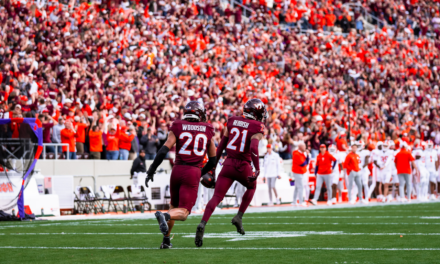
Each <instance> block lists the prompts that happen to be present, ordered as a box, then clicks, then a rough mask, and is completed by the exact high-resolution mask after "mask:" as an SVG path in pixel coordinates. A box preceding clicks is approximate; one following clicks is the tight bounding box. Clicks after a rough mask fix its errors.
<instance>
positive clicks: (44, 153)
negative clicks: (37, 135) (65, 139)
mask: <svg viewBox="0 0 440 264" xmlns="http://www.w3.org/2000/svg"><path fill="white" fill-rule="evenodd" d="M46 146H54V147H55V159H58V147H63V146H67V153H69V144H67V143H43V159H46ZM61 153H63V151H61ZM66 159H67V160H68V159H69V154H67V155H66Z"/></svg>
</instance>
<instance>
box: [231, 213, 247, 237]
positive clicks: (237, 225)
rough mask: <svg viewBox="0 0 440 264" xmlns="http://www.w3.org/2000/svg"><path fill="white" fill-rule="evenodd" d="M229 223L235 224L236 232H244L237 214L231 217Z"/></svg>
mask: <svg viewBox="0 0 440 264" xmlns="http://www.w3.org/2000/svg"><path fill="white" fill-rule="evenodd" d="M231 223H232V224H233V225H235V227H236V228H237V232H238V233H240V234H242V235H244V234H245V232H244V229H243V223H242V221H241V218H240V217H239V216H238V215H236V216H234V218H232V221H231Z"/></svg>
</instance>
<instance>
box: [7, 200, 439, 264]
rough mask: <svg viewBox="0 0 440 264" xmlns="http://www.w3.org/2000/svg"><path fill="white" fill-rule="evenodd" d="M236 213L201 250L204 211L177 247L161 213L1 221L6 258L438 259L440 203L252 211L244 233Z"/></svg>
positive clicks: (180, 230)
mask: <svg viewBox="0 0 440 264" xmlns="http://www.w3.org/2000/svg"><path fill="white" fill-rule="evenodd" d="M231 218H232V215H213V217H212V218H211V220H210V221H209V223H208V225H207V227H206V232H205V239H204V245H203V247H202V248H201V249H198V248H196V247H195V246H194V234H195V230H196V226H197V224H198V223H199V222H200V219H201V216H191V217H190V218H189V219H188V220H187V221H186V222H176V225H175V226H174V229H173V233H175V235H174V239H173V240H172V243H173V245H174V248H173V249H171V250H159V249H158V248H159V245H160V243H161V241H162V235H161V234H160V232H159V228H158V225H157V222H156V220H155V219H145V220H139V219H136V220H84V221H33V222H19V223H18V222H2V223H0V234H1V235H0V239H1V240H0V241H1V242H0V254H1V256H2V261H1V263H25V262H32V263H97V262H100V263H102V262H106V263H108V262H110V263H117V262H119V263H121V262H125V263H141V262H142V263H440V251H439V250H440V233H439V230H440V203H426V204H410V205H389V206H378V207H360V208H340V209H323V210H304V211H290V212H276V213H252V214H246V215H245V217H244V219H243V224H244V228H245V230H246V232H247V234H246V235H245V236H240V235H239V234H238V233H236V232H235V228H234V227H233V226H232V225H231V224H230V220H231ZM63 233H64V234H63ZM298 235H301V236H298ZM239 239H245V240H239ZM231 240H232V241H231ZM32 247H34V248H32ZM385 249H387V250H385ZM391 249H392V250H391ZM402 249H406V250H402ZM420 249H436V250H420Z"/></svg>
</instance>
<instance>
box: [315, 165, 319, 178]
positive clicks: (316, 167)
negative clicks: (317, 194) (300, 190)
mask: <svg viewBox="0 0 440 264" xmlns="http://www.w3.org/2000/svg"><path fill="white" fill-rule="evenodd" d="M318 167H319V166H318V165H316V166H315V176H316V174H318Z"/></svg>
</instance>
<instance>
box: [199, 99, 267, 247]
mask: <svg viewBox="0 0 440 264" xmlns="http://www.w3.org/2000/svg"><path fill="white" fill-rule="evenodd" d="M266 116H267V111H266V106H265V105H264V103H263V102H262V101H261V100H260V99H251V100H249V101H247V102H246V104H245V105H244V108H243V116H234V117H231V118H229V120H228V125H227V127H226V128H225V129H224V132H223V137H222V139H221V141H220V143H219V145H218V148H217V153H216V155H217V159H216V160H219V158H220V156H221V155H222V153H223V150H225V149H226V153H227V155H228V157H227V158H226V160H225V162H224V163H223V168H222V170H221V172H220V174H219V175H218V179H217V182H216V184H215V191H214V196H213V197H212V199H211V200H210V201H209V203H208V205H207V206H206V209H205V213H204V215H203V218H202V221H201V222H200V224H199V225H198V226H197V232H196V238H195V243H196V246H197V247H201V246H202V245H203V234H204V232H205V225H206V223H207V222H208V220H209V218H210V217H211V214H212V213H213V212H214V209H215V207H216V206H217V205H218V204H219V203H220V202H221V201H222V200H223V198H224V197H225V194H226V192H227V191H228V190H229V187H231V185H232V183H234V181H238V182H239V183H241V184H242V185H243V186H245V187H246V188H247V190H246V192H245V193H244V195H243V200H242V203H241V205H240V208H239V210H238V213H237V215H236V216H235V217H234V218H232V221H231V223H232V224H233V225H235V227H236V228H237V232H238V233H240V234H242V235H244V234H245V232H244V229H243V225H242V221H241V219H242V217H243V214H244V212H245V211H246V209H247V208H248V206H249V204H250V202H251V201H252V198H253V197H254V193H255V188H256V185H257V182H256V180H257V177H258V175H259V174H260V165H259V155H258V143H259V141H260V140H261V139H262V138H263V133H264V124H263V119H265V118H266ZM251 162H252V163H253V164H254V167H255V172H252V166H251Z"/></svg>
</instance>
